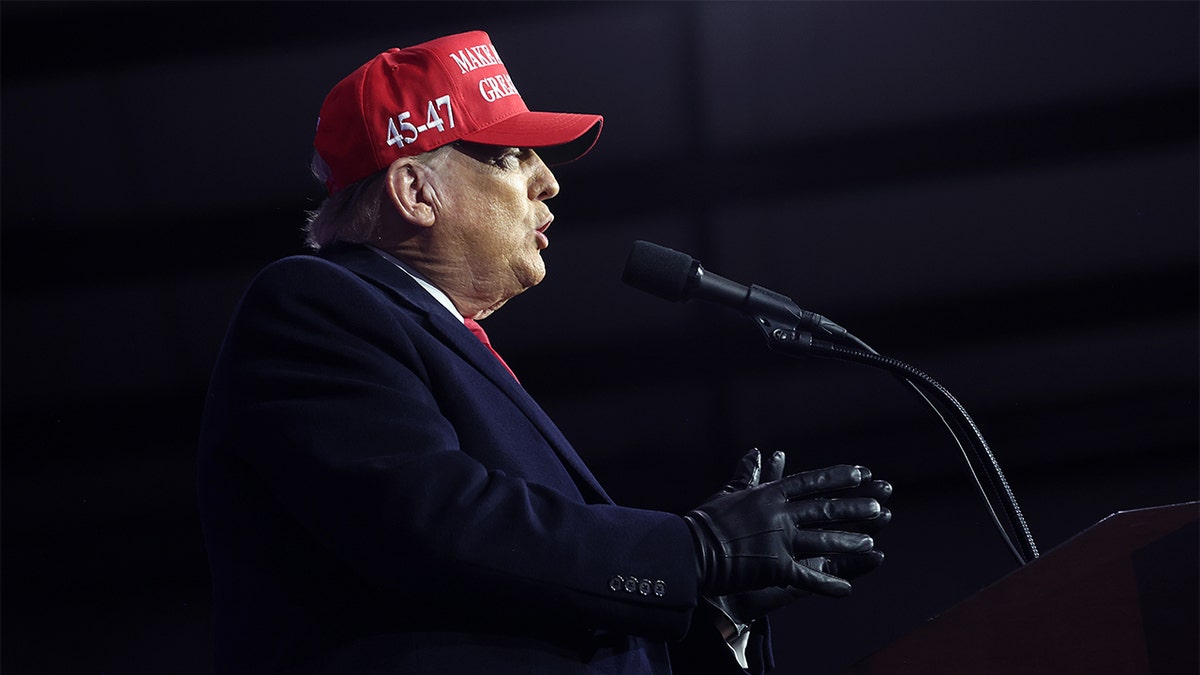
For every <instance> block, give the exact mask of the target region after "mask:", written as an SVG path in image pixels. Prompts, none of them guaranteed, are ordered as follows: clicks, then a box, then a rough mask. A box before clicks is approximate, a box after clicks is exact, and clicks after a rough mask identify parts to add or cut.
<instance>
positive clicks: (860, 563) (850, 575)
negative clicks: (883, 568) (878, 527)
mask: <svg viewBox="0 0 1200 675" xmlns="http://www.w3.org/2000/svg"><path fill="white" fill-rule="evenodd" d="M824 560H825V565H824V567H823V568H822V570H821V571H822V572H825V573H827V574H832V575H834V576H838V577H841V578H843V579H856V578H858V577H860V576H862V575H864V574H866V573H867V572H870V571H872V570H874V569H875V568H877V567H879V566H880V565H882V564H883V553H882V552H880V551H867V552H866V553H849V554H846V553H839V554H834V555H830V556H827V557H826V558H825V559H824Z"/></svg>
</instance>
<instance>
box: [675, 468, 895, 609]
mask: <svg viewBox="0 0 1200 675" xmlns="http://www.w3.org/2000/svg"><path fill="white" fill-rule="evenodd" d="M782 460H783V458H782V456H779V457H778V458H776V457H773V458H772V460H771V462H769V464H768V465H769V471H770V473H771V474H774V473H775V472H776V471H778V472H782ZM760 462H761V459H760V457H759V455H758V451H757V450H753V451H751V452H750V453H748V454H747V455H746V457H743V459H742V462H741V464H740V465H739V470H738V471H737V472H735V475H734V478H733V479H732V480H731V481H730V482H729V483H728V484H726V486H725V488H724V489H722V491H720V492H718V493H717V494H715V495H713V496H712V497H710V498H709V499H708V500H706V501H705V502H704V503H703V504H701V505H700V506H698V507H696V508H695V509H693V510H692V511H690V512H689V513H688V514H687V515H686V516H684V518H685V519H686V520H687V522H688V525H689V526H690V527H691V529H692V535H693V537H694V538H695V541H696V549H697V559H698V566H699V572H700V579H701V581H700V589H701V593H702V594H703V595H707V596H721V595H728V594H731V593H739V592H743V591H750V590H755V589H767V588H769V587H772V586H775V587H787V586H794V587H795V588H794V589H787V588H783V589H782V590H783V593H782V594H781V593H779V592H777V591H771V592H770V593H768V594H763V597H772V598H774V599H775V601H776V602H778V601H784V602H785V604H786V600H785V598H788V597H792V596H794V595H795V594H796V593H797V592H800V593H803V592H811V593H819V594H822V595H831V596H843V595H847V594H848V593H849V592H850V583H849V582H848V581H846V580H845V579H844V578H841V577H838V576H836V575H834V574H831V573H830V572H831V571H834V568H835V567H837V566H839V565H841V562H842V561H849V560H856V561H859V566H862V561H866V560H869V559H870V558H871V557H872V556H869V555H866V554H870V553H871V552H872V549H873V548H874V541H873V540H872V539H871V537H870V536H869V535H868V534H866V533H865V532H862V531H858V530H867V529H870V527H871V525H870V523H871V521H877V519H880V518H881V517H884V518H886V517H887V516H884V515H883V514H885V513H886V510H885V509H883V507H882V506H881V505H880V503H879V501H878V500H877V499H876V498H875V497H873V496H859V495H855V494H853V493H852V492H849V491H851V490H853V489H858V488H861V490H860V492H861V493H863V494H871V493H879V492H880V491H881V490H882V487H881V486H880V485H876V483H874V482H872V481H871V480H870V471H868V470H867V469H866V468H864V467H860V466H851V465H838V466H832V467H828V468H825V469H819V470H816V471H805V472H802V473H797V474H793V475H791V476H788V477H786V478H780V479H777V480H772V481H769V482H761V474H760V471H756V470H755V467H760V466H761V464H760ZM769 477H773V475H771V476H769ZM756 478H758V479H760V480H759V484H757V485H754V483H755V479H756ZM878 483H879V484H881V485H884V486H886V483H883V482H882V481H879V482H878ZM864 485H865V486H866V487H863V486H864ZM743 486H745V487H743ZM739 488H741V489H739ZM885 491H886V492H890V486H888V487H887V489H886V490H885ZM856 556H857V557H856ZM813 559H819V560H813ZM806 560H807V564H806ZM835 560H836V561H838V563H837V564H834V563H833V562H832V561H835ZM818 562H819V564H815V563H818ZM876 564H878V563H876ZM845 566H846V568H847V570H849V569H850V565H849V564H846V565H845ZM827 570H828V571H827Z"/></svg>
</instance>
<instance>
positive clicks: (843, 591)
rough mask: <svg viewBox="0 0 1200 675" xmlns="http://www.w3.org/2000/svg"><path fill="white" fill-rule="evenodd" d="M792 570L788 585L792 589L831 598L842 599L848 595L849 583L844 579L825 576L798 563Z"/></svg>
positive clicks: (830, 575)
mask: <svg viewBox="0 0 1200 675" xmlns="http://www.w3.org/2000/svg"><path fill="white" fill-rule="evenodd" d="M793 570H794V572H795V577H794V578H793V580H792V581H791V583H790V584H789V586H791V587H793V588H797V589H799V590H801V591H804V592H808V593H814V594H817V595H825V596H829V597H833V598H843V597H846V596H847V595H850V582H849V581H846V580H845V579H842V578H840V577H837V576H834V575H832V574H826V573H825V572H822V571H820V570H815V569H813V568H811V567H809V566H808V565H802V564H800V563H796V564H795V565H794V566H793Z"/></svg>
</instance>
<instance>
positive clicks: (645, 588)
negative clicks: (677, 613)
mask: <svg viewBox="0 0 1200 675" xmlns="http://www.w3.org/2000/svg"><path fill="white" fill-rule="evenodd" d="M652 585H653V584H651V583H650V580H649V579H642V580H641V582H640V583H638V593H641V594H642V595H650V587H651V586H652Z"/></svg>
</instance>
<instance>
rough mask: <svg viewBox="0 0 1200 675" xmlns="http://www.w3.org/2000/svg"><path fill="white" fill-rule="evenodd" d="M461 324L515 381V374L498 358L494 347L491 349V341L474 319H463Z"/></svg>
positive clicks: (498, 355)
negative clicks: (464, 325) (463, 324)
mask: <svg viewBox="0 0 1200 675" xmlns="http://www.w3.org/2000/svg"><path fill="white" fill-rule="evenodd" d="M463 323H465V324H466V325H467V328H468V329H470V331H471V332H472V333H474V334H475V337H477V338H479V341H480V342H482V343H483V346H485V347H487V348H488V351H490V352H491V353H492V355H493V356H495V357H496V360H497V361H499V362H500V365H502V366H504V369H505V370H507V371H508V374H509V375H512V376H513V379H514V380H517V374H516V373H514V372H513V371H512V368H509V367H508V364H507V363H505V362H504V359H502V358H500V354H499V353H497V352H496V349H495V348H494V347H492V341H491V340H489V339H488V336H487V333H485V332H483V326H480V325H479V324H478V323H477V322H476V321H475V319H472V318H469V317H468V318H464V319H463ZM517 382H518V383H519V382H520V380H517Z"/></svg>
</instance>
